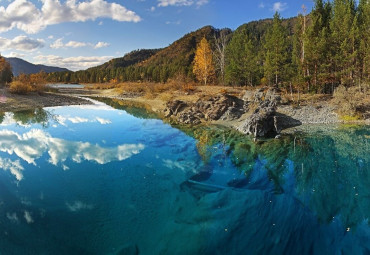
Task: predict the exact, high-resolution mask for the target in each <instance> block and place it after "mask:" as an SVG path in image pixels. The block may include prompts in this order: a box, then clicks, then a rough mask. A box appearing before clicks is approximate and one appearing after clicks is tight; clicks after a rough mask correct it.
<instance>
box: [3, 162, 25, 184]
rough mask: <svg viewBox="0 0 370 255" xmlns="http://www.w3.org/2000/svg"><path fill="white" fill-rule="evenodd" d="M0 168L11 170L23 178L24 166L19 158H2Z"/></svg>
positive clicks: (19, 178)
mask: <svg viewBox="0 0 370 255" xmlns="http://www.w3.org/2000/svg"><path fill="white" fill-rule="evenodd" d="M0 169H3V170H5V171H10V173H11V174H12V175H14V177H15V178H16V179H17V180H18V181H20V180H22V179H23V174H22V171H23V170H24V168H23V167H22V165H21V162H20V161H19V160H16V161H11V160H10V159H7V158H0Z"/></svg>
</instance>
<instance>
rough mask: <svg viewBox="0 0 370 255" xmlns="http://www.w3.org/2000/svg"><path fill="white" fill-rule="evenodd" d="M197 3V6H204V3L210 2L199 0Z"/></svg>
mask: <svg viewBox="0 0 370 255" xmlns="http://www.w3.org/2000/svg"><path fill="white" fill-rule="evenodd" d="M195 4H196V5H197V6H202V5H205V4H208V0H198V1H196V3H195Z"/></svg>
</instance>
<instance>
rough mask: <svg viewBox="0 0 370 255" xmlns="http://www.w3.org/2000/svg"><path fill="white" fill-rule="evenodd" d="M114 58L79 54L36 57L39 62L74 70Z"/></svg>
mask: <svg viewBox="0 0 370 255" xmlns="http://www.w3.org/2000/svg"><path fill="white" fill-rule="evenodd" d="M112 58H113V56H91V57H84V56H77V57H68V58H63V57H60V56H56V55H38V56H36V57H34V59H35V62H36V63H37V64H44V65H51V66H59V67H65V68H68V69H70V70H74V71H77V70H82V69H87V68H89V67H93V66H97V65H101V64H103V63H105V62H107V61H108V60H111V59H112Z"/></svg>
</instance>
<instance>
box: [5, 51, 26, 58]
mask: <svg viewBox="0 0 370 255" xmlns="http://www.w3.org/2000/svg"><path fill="white" fill-rule="evenodd" d="M25 56H26V55H25V54H22V53H18V52H10V53H9V54H8V57H9V58H23V57H25Z"/></svg>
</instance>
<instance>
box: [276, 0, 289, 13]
mask: <svg viewBox="0 0 370 255" xmlns="http://www.w3.org/2000/svg"><path fill="white" fill-rule="evenodd" d="M287 8H288V4H287V3H282V2H276V3H274V5H273V6H272V10H273V11H274V12H282V11H284V10H286V9H287Z"/></svg>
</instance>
